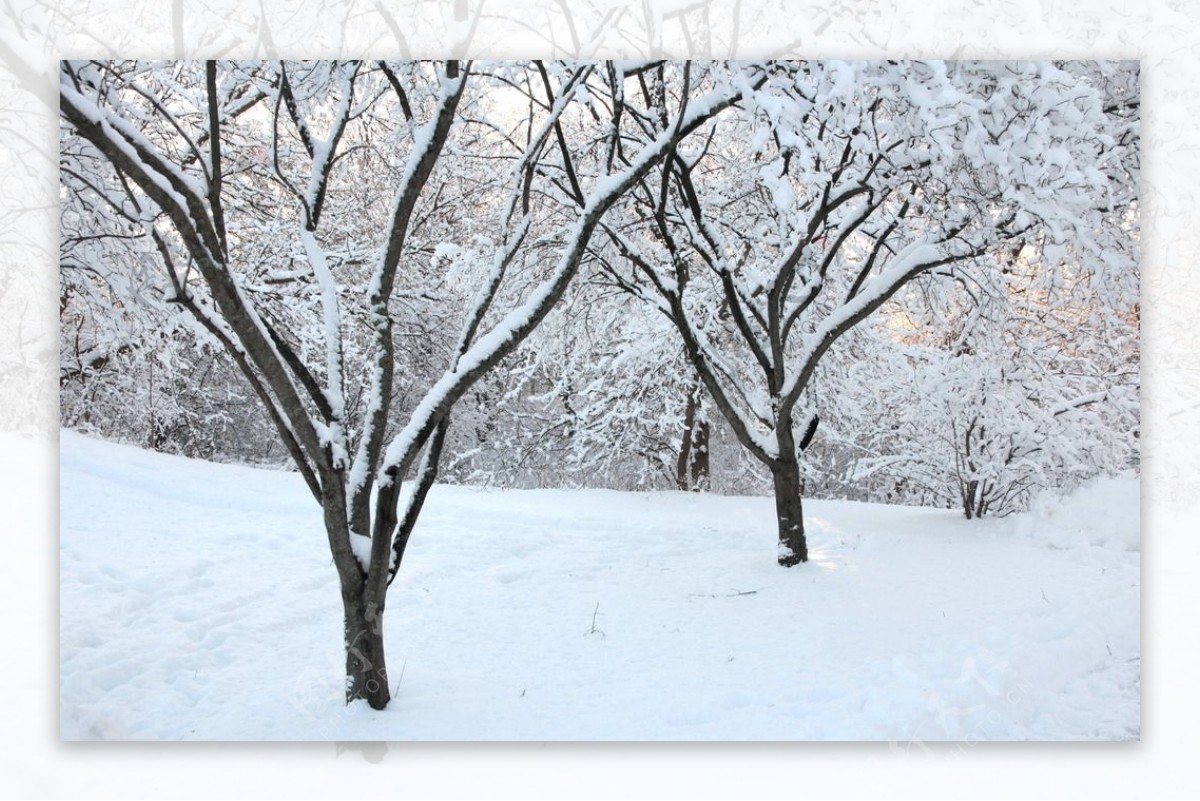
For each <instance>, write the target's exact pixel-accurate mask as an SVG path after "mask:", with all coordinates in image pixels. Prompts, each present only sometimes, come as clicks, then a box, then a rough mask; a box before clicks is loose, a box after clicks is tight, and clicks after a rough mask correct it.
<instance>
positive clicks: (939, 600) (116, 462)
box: [60, 431, 1140, 751]
mask: <svg viewBox="0 0 1200 801" xmlns="http://www.w3.org/2000/svg"><path fill="white" fill-rule="evenodd" d="M60 482H61V496H60V497H61V518H60V531H61V534H60V579H61V606H60V726H61V728H60V734H61V736H62V738H64V739H69V740H76V739H154V740H177V739H189V740H209V739H255V740H257V739H265V740H286V739H305V740H308V739H319V740H596V739H601V740H697V739H699V740H740V739H755V740H796V739H799V740H808V739H820V740H860V739H867V740H891V741H894V747H895V748H897V749H903V750H907V751H911V750H913V749H920V748H921V747H922V746H921V744H922V743H923V742H927V741H935V740H946V739H950V740H967V741H974V740H997V739H999V740H1027V739H1034V740H1041V739H1131V738H1137V737H1138V736H1139V731H1140V720H1139V717H1140V716H1139V711H1140V702H1139V675H1140V649H1139V600H1138V599H1139V567H1140V553H1139V550H1138V529H1139V517H1138V498H1139V494H1138V485H1137V481H1136V479H1132V478H1131V479H1124V480H1106V481H1103V482H1099V483H1097V484H1095V485H1093V486H1091V487H1089V488H1085V490H1083V491H1082V492H1080V493H1078V494H1077V495H1075V496H1074V497H1073V498H1071V499H1069V500H1068V501H1066V502H1062V503H1058V502H1049V501H1047V502H1044V503H1042V504H1040V505H1039V506H1038V508H1036V509H1035V510H1034V511H1033V512H1031V513H1029V514H1027V515H1025V516H1022V517H1020V518H1012V519H1006V520H992V521H982V522H980V521H975V522H968V521H966V520H963V519H962V518H961V517H960V516H959V515H957V514H955V513H954V512H950V511H944V510H931V509H916V508H906V507H888V506H878V505H870V504H859V503H846V502H822V501H808V502H807V504H806V507H805V509H806V513H807V519H808V525H809V533H810V547H811V551H812V554H811V555H812V560H811V561H810V562H809V563H808V564H806V565H802V566H799V567H797V568H793V569H790V570H785V569H782V568H779V567H777V566H776V565H775V564H774V558H775V542H774V540H775V531H774V527H773V522H772V502H771V500H770V499H768V498H748V497H718V496H708V495H695V494H684V493H646V494H633V493H619V492H610V491H599V490H588V491H562V490H534V491H495V490H482V489H469V488H462V487H451V486H438V487H435V488H434V490H433V491H432V492H431V493H430V498H429V502H428V504H427V506H426V510H425V512H424V514H423V516H422V518H421V521H420V523H419V524H418V528H417V531H416V533H415V534H414V537H413V541H412V543H411V544H410V546H409V550H408V554H407V556H406V558H405V563H404V566H403V569H402V572H401V575H400V577H399V578H398V579H397V582H396V584H395V585H394V586H393V588H392V591H391V593H390V594H389V596H388V598H389V600H388V610H387V615H386V621H385V625H386V641H387V647H388V649H389V650H388V667H389V670H390V672H391V677H392V682H393V688H394V689H395V699H394V700H393V702H392V704H391V705H390V706H389V708H388V709H387V710H385V711H383V712H375V711H372V710H371V709H369V708H368V707H366V705H365V704H361V703H360V704H355V705H353V706H351V707H346V706H344V705H343V703H342V701H341V696H340V693H341V688H342V676H341V669H342V660H343V656H342V653H341V619H340V611H341V610H340V601H339V598H338V591H337V583H336V577H335V574H334V570H333V567H332V566H331V564H330V558H329V554H328V551H327V546H326V544H325V536H324V533H323V530H322V528H321V522H320V515H319V510H318V509H317V507H316V505H315V503H314V502H313V500H312V499H311V496H309V495H308V493H307V491H306V490H305V488H304V486H303V483H302V482H301V481H300V479H299V478H298V476H297V475H296V474H292V473H286V472H273V471H267V470H258V469H251V468H247V467H240V466H231V465H213V464H208V463H204V462H199V461H192V460H188V459H182V458H178V457H172V456H166V455H162V454H156V453H150V452H146V451H140V450H137V449H134V448H129V447H124V446H119V445H114V444H111V443H104V442H99V441H96V440H92V439H88V438H85V437H82V436H80V435H78V434H75V433H73V432H69V431H64V432H62V439H61V473H60Z"/></svg>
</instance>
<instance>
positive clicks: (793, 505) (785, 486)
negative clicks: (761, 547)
mask: <svg viewBox="0 0 1200 801" xmlns="http://www.w3.org/2000/svg"><path fill="white" fill-rule="evenodd" d="M771 478H772V479H773V480H774V484H775V516H776V519H777V521H778V523H779V564H780V565H782V566H783V567H792V566H793V565H798V564H800V563H801V562H807V561H808V542H807V541H806V540H805V538H804V509H803V504H802V502H801V497H800V496H801V487H800V464H799V462H798V461H796V460H795V459H791V460H788V459H780V460H777V461H776V462H774V463H773V464H772V465H771Z"/></svg>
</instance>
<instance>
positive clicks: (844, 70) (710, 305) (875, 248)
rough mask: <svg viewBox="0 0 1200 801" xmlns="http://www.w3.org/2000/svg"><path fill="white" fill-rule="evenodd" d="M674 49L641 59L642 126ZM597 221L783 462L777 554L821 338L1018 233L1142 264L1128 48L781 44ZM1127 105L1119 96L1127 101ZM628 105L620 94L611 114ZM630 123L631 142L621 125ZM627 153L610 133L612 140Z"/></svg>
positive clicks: (790, 560) (731, 415)
mask: <svg viewBox="0 0 1200 801" xmlns="http://www.w3.org/2000/svg"><path fill="white" fill-rule="evenodd" d="M679 69H680V68H679V67H676V66H673V65H671V66H669V65H662V66H660V67H659V68H658V69H657V70H655V71H651V72H648V73H642V74H640V75H639V76H638V86H637V88H636V89H634V90H632V91H631V92H629V93H627V94H625V95H623V96H621V97H620V98H618V99H619V100H620V99H624V98H628V97H630V96H636V97H639V98H641V99H642V100H643V102H644V103H645V104H646V105H648V106H649V107H650V108H651V109H652V110H653V111H652V113H651V114H649V115H643V116H638V117H636V120H637V126H636V131H637V135H638V136H640V137H641V138H642V139H645V140H649V139H652V138H654V137H656V136H659V135H661V132H663V131H665V130H669V126H670V125H671V121H670V120H669V119H668V117H667V116H666V114H665V111H666V109H667V108H668V107H669V106H670V105H671V103H673V102H678V101H676V100H675V99H674V98H675V93H676V89H675V87H676V86H677V85H678V81H679V78H678V70H679ZM766 72H767V74H768V79H767V80H766V81H765V82H763V83H762V85H760V86H758V87H756V88H754V89H753V90H748V91H747V92H746V93H745V99H744V102H743V103H742V104H741V105H740V107H739V113H737V114H736V115H729V116H727V117H725V118H724V119H723V121H722V123H721V124H720V125H719V126H717V127H716V128H715V129H714V130H713V131H712V133H711V135H710V136H708V137H707V138H705V139H703V140H701V139H692V140H690V141H689V142H688V143H687V144H685V145H682V146H680V147H676V148H674V149H673V150H672V152H671V154H670V156H669V158H667V159H666V160H664V162H663V164H662V165H661V167H660V168H658V169H656V170H655V171H654V173H653V174H652V175H648V176H646V178H645V179H643V180H642V181H641V182H640V183H639V184H638V186H637V187H636V190H635V191H634V192H632V193H631V194H630V195H629V196H628V197H627V198H625V199H623V201H622V202H621V204H620V205H619V207H618V208H617V209H615V210H614V214H613V215H612V216H611V217H610V219H609V220H608V221H607V223H606V225H605V234H606V236H607V238H608V241H609V243H610V245H611V248H612V253H613V255H612V257H611V259H610V261H609V269H610V272H611V274H612V276H613V277H614V279H615V280H617V281H619V282H621V283H623V285H624V286H625V287H626V288H627V290H628V291H629V292H630V293H631V294H634V295H636V296H638V297H641V298H643V299H645V300H646V301H647V302H648V303H650V304H652V305H653V306H654V307H655V308H657V309H659V310H660V311H661V312H662V313H663V314H664V315H665V316H666V317H667V318H668V319H669V320H670V321H671V322H672V324H673V326H674V328H675V329H676V331H677V333H678V334H679V336H680V337H681V339H682V342H683V345H684V348H685V351H686V353H687V355H688V357H689V359H690V361H691V363H692V365H693V367H694V369H695V370H696V373H697V374H698V375H699V376H700V378H701V380H702V381H703V383H704V386H705V388H706V390H707V391H708V393H709V395H710V396H711V397H712V399H713V401H714V404H715V405H716V407H717V408H718V409H719V410H720V411H721V413H722V414H723V415H724V416H725V418H726V419H727V420H728V422H729V424H730V425H731V427H732V428H733V430H734V431H735V432H736V434H737V437H738V439H739V441H740V442H741V443H742V445H743V446H744V447H745V448H746V449H747V450H748V451H749V452H750V453H751V454H753V455H754V456H755V458H757V459H758V460H759V461H760V462H761V463H762V464H764V465H765V466H766V467H767V468H768V469H769V470H770V473H771V475H772V479H773V483H774V491H775V500H776V511H777V514H778V519H779V562H780V564H782V565H785V566H791V565H795V564H797V563H799V562H803V561H805V560H806V559H807V543H806V540H805V536H804V525H803V514H802V506H801V494H802V475H803V470H802V467H801V458H802V454H801V452H802V451H803V449H804V446H805V444H806V442H807V441H808V440H810V439H811V437H812V436H813V433H814V429H815V427H816V425H817V421H818V416H817V412H818V411H819V407H820V406H821V404H822V398H821V397H814V396H813V395H812V393H811V392H809V390H810V388H811V387H812V386H813V380H814V376H815V375H816V371H817V368H818V366H819V365H820V364H821V362H822V360H823V359H824V358H825V356H826V354H827V353H829V351H830V348H831V347H832V346H833V345H834V343H835V342H837V341H838V340H839V339H840V338H841V337H843V336H844V335H845V334H846V333H847V332H849V331H850V330H852V329H853V328H854V327H855V326H856V325H858V324H859V323H861V322H862V321H864V320H866V319H867V318H868V317H869V316H870V315H872V314H873V313H874V312H876V311H877V310H878V309H880V308H881V307H883V306H884V305H885V304H887V303H888V302H889V301H890V300H892V299H893V298H896V297H897V295H898V293H900V292H901V291H902V290H903V289H905V287H908V286H910V285H911V284H913V282H914V281H915V280H916V279H918V278H919V277H922V276H938V277H940V278H942V279H943V280H946V281H970V282H974V283H975V284H978V285H980V286H986V285H988V284H989V281H988V280H987V276H989V275H991V274H994V273H997V272H1000V271H1001V270H1002V269H1003V268H1004V265H1005V264H1006V263H1007V261H1008V260H1009V257H1010V254H1011V253H1012V251H1013V250H1014V249H1015V248H1017V247H1019V246H1024V247H1029V248H1033V249H1035V250H1039V251H1041V252H1045V251H1046V249H1047V248H1052V247H1066V246H1070V247H1071V248H1072V249H1073V250H1074V252H1075V253H1076V254H1077V256H1078V258H1077V259H1075V260H1074V262H1073V263H1074V264H1075V265H1076V268H1077V269H1080V270H1088V271H1092V270H1096V271H1100V270H1101V266H1103V270H1107V271H1118V272H1119V271H1120V270H1122V269H1126V268H1128V266H1129V261H1130V259H1129V254H1130V252H1131V249H1130V248H1129V247H1118V248H1113V247H1112V245H1113V243H1114V242H1124V241H1126V240H1128V239H1130V237H1131V232H1130V229H1129V226H1128V225H1127V224H1126V225H1120V224H1118V223H1117V221H1116V217H1115V216H1114V210H1116V209H1119V208H1120V207H1121V206H1122V205H1123V204H1127V203H1128V201H1129V198H1130V194H1131V192H1133V193H1135V192H1136V182H1133V183H1131V181H1133V179H1134V178H1135V177H1136V173H1135V171H1133V172H1131V169H1130V165H1131V164H1132V163H1135V160H1131V159H1130V157H1129V156H1128V152H1129V150H1130V149H1131V148H1136V102H1130V101H1131V100H1132V98H1131V97H1129V96H1128V91H1129V87H1130V86H1136V78H1134V79H1133V80H1130V79H1129V77H1128V76H1130V75H1131V74H1134V73H1135V72H1136V68H1135V67H1134V66H1132V65H1127V64H1126V65H1115V66H1112V65H1108V66H1104V67H1102V68H1090V67H1084V68H1077V67H1076V66H1074V65H1058V64H1052V63H1032V62H1021V63H993V62H987V63H979V62H955V63H941V62H932V63H925V62H860V63H836V62H829V63H825V62H822V63H773V64H770V65H768V67H767V68H766ZM1114 107H1118V110H1117V111H1116V112H1114ZM620 113H621V106H620V105H619V104H618V106H617V110H616V111H615V112H614V114H616V115H619V114H620ZM624 144H625V141H623V142H622V145H624ZM618 155H619V153H618Z"/></svg>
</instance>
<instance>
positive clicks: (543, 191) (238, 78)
mask: <svg viewBox="0 0 1200 801" xmlns="http://www.w3.org/2000/svg"><path fill="white" fill-rule="evenodd" d="M642 69H644V65H637V64H613V63H608V64H602V65H597V64H542V63H536V62H535V63H532V64H500V65H477V64H469V63H460V62H457V61H447V62H445V63H442V64H433V63H407V62H406V63H389V62H375V63H367V62H341V61H339V62H316V63H293V62H272V63H259V62H252V63H243V62H217V61H208V62H201V63H194V62H179V63H143V62H80V61H67V62H63V63H62V65H61V77H60V85H59V96H60V105H61V115H62V119H63V121H64V123H65V125H66V132H67V133H66V135H69V136H73V137H76V138H77V139H76V140H74V141H73V142H72V144H71V147H76V146H77V147H78V149H79V151H80V153H81V155H80V158H79V159H77V166H78V172H79V175H80V176H81V178H85V179H86V180H87V184H88V187H87V189H88V191H89V192H91V193H93V194H94V195H95V197H96V200H95V201H94V203H93V205H94V206H96V207H100V206H106V207H108V208H112V209H119V210H120V214H119V215H117V216H119V217H120V218H121V220H122V222H121V230H122V231H124V230H126V229H127V228H129V227H136V228H138V229H140V230H139V233H140V234H141V235H142V236H143V240H142V241H143V242H145V243H149V244H150V245H152V247H153V252H154V253H155V254H157V260H156V262H155V266H156V267H157V269H159V270H161V273H160V281H159V283H160V285H161V286H165V287H167V294H166V296H165V297H163V298H162V300H163V301H164V302H166V303H169V304H172V305H174V306H175V307H177V308H178V309H179V310H180V311H181V312H182V313H186V314H187V315H189V316H190V318H191V319H192V320H193V321H194V322H195V324H197V325H198V327H199V329H201V330H202V331H203V332H204V333H205V334H206V335H207V336H208V337H209V338H210V341H213V342H216V343H219V345H220V346H221V347H222V348H223V349H224V351H225V352H226V353H227V354H228V356H229V358H230V359H231V360H232V361H233V363H234V364H235V365H236V366H237V368H238V370H239V371H240V373H241V374H242V377H243V378H244V380H245V381H246V382H247V384H248V385H249V387H250V389H251V391H252V392H253V393H254V395H255V396H256V397H257V398H258V400H259V402H260V403H261V405H262V408H263V409H264V410H265V412H266V413H267V415H268V417H269V418H270V420H271V422H272V424H273V426H274V429H275V434H276V436H277V437H278V439H279V441H280V442H281V443H282V444H283V446H284V447H285V449H286V451H287V452H288V454H289V455H290V457H291V459H292V460H293V462H294V464H295V466H296V468H297V470H298V472H299V474H300V476H301V477H302V478H303V480H304V481H305V483H306V484H307V486H308V488H309V490H310V491H311V493H312V495H313V497H314V498H315V499H316V500H317V502H318V503H319V505H320V507H321V509H322V512H323V518H324V526H325V530H326V533H327V538H328V543H329V548H330V551H331V554H332V556H333V562H334V566H335V568H336V570H337V573H338V577H339V581H340V586H341V596H342V602H343V607H344V612H345V649H346V677H347V688H346V697H347V700H354V699H358V698H362V699H365V700H367V701H368V703H370V704H371V705H372V706H373V707H376V708H381V707H383V706H385V705H386V704H387V702H388V700H389V698H390V691H389V687H388V681H387V674H386V668H385V662H384V650H383V628H382V615H383V610H384V605H385V598H386V593H387V588H388V586H389V585H390V583H391V581H392V580H393V579H394V577H395V576H396V574H397V571H398V570H399V567H400V563H401V559H402V558H403V555H404V551H405V546H406V544H407V541H408V538H409V536H410V535H411V533H412V530H413V526H414V524H415V522H416V519H417V516H418V514H419V512H420V509H421V506H422V504H423V502H424V499H425V497H426V494H427V493H428V491H429V489H430V486H431V485H432V482H433V479H434V476H435V475H436V473H437V468H438V464H439V460H440V457H441V451H442V448H443V445H444V442H445V439H446V436H447V432H448V430H449V425H450V419H451V411H452V409H453V408H454V406H455V404H456V403H457V402H458V401H459V400H460V399H461V398H462V397H463V396H464V395H465V394H466V393H467V392H468V390H469V389H470V388H471V387H472V386H473V385H474V384H475V383H476V382H478V381H479V380H480V379H481V378H482V377H484V376H485V375H487V374H488V372H489V371H491V370H492V369H493V368H494V367H495V366H496V365H497V364H498V363H499V362H500V361H501V360H502V359H503V358H505V357H506V356H507V355H509V354H510V353H512V352H513V351H514V350H515V349H516V348H517V346H518V345H519V344H520V343H521V342H522V341H523V340H524V339H525V338H526V337H528V336H529V334H530V333H531V332H532V331H534V330H535V329H536V328H537V326H538V325H539V324H540V323H541V321H542V320H543V319H544V318H545V317H546V315H547V314H548V313H549V312H550V310H551V309H552V308H553V307H554V305H555V303H556V302H557V301H558V299H559V298H560V297H561V296H562V294H563V292H564V291H565V290H566V288H567V286H568V285H569V283H570V281H571V279H572V278H573V277H574V275H575V274H576V272H577V271H578V269H579V266H580V264H581V262H582V260H583V258H584V256H585V254H586V253H587V248H588V244H589V241H590V240H591V238H592V235H593V233H594V232H595V231H596V230H597V227H598V226H599V225H600V221H601V219H602V218H603V216H604V215H605V213H606V212H607V211H608V209H609V208H610V207H611V206H613V204H614V203H616V202H617V200H618V199H619V198H620V197H621V196H622V195H623V194H624V193H625V192H627V191H629V190H630V188H631V187H632V186H633V185H634V184H635V183H636V182H637V181H639V180H640V179H642V178H643V177H644V176H645V175H647V174H648V173H649V172H650V171H651V170H652V169H653V168H654V166H655V165H656V164H657V163H659V162H660V161H661V160H662V159H664V158H666V157H667V156H668V155H669V154H670V153H672V152H673V151H674V149H675V148H677V147H678V146H679V144H680V143H681V142H682V141H684V140H685V139H686V138H688V137H689V136H690V135H692V134H693V133H696V132H698V131H702V130H704V129H707V128H709V127H711V123H710V121H711V120H712V119H713V118H715V117H716V116H717V115H719V114H720V113H721V112H722V111H724V110H726V109H728V108H729V107H731V106H732V105H733V104H734V103H735V102H737V101H738V100H739V99H740V98H741V97H742V96H743V95H744V93H745V92H746V91H752V90H753V87H754V86H755V85H757V84H759V83H761V82H762V80H764V74H763V73H762V70H761V69H754V68H748V69H742V68H736V69H732V70H729V71H727V72H715V71H706V73H707V74H706V75H705V76H704V80H703V81H702V80H695V81H685V83H684V84H682V85H681V86H680V87H679V89H678V92H679V95H678V102H677V104H676V106H675V107H674V108H673V109H670V110H668V109H666V108H664V107H662V106H661V105H660V106H659V107H657V108H656V111H655V113H663V114H665V115H666V117H664V119H665V120H666V124H665V125H663V126H661V128H660V129H659V130H658V131H657V132H655V133H654V135H653V136H650V137H639V139H640V141H638V142H636V143H634V142H630V141H625V140H626V139H628V138H629V137H628V135H627V134H628V128H629V126H630V125H634V126H637V127H638V128H639V130H640V126H641V123H640V120H642V119H644V118H646V117H647V116H648V115H649V113H650V112H649V111H647V110H645V109H642V108H639V107H637V105H636V104H633V103H629V102H626V101H623V100H622V101H619V102H614V101H613V100H612V99H611V97H610V99H609V100H608V105H609V106H610V107H613V108H618V107H619V108H621V109H622V110H623V111H624V112H625V114H626V116H625V118H624V120H622V119H621V117H620V115H616V116H612V115H605V116H597V115H596V114H594V110H595V107H596V106H597V105H603V104H604V102H605V101H604V100H602V99H601V98H602V97H603V96H604V95H605V94H606V93H608V94H609V95H610V96H611V94H612V93H613V92H614V91H617V92H619V87H620V85H621V84H623V82H624V81H625V80H626V79H627V77H628V76H629V74H631V73H633V74H636V73H637V72H638V71H639V70H642ZM614 87H616V89H614ZM580 106H583V107H584V108H583V109H580V108H578V107H580ZM567 132H570V134H571V137H570V140H568V137H567ZM605 151H607V152H609V153H614V152H620V154H621V158H620V159H616V160H614V159H612V158H609V159H608V160H607V162H605V163H604V168H603V169H602V170H591V171H589V173H588V174H586V175H580V174H577V173H575V172H574V171H573V169H572V165H573V164H574V163H585V162H588V161H589V160H591V161H592V162H593V163H600V161H599V159H598V158H597V156H596V154H598V153H603V152H605ZM479 176H482V177H479ZM564 191H566V192H569V193H570V196H571V197H572V198H573V200H574V201H576V202H577V206H576V207H564V206H563V205H562V204H559V203H555V202H552V201H551V200H547V198H548V197H549V198H552V197H553V196H555V195H558V194H560V193H562V192H564ZM95 222H96V224H97V225H98V226H100V227H101V228H102V229H103V228H104V227H105V225H106V223H107V222H108V221H106V220H103V219H96V220H95ZM465 230H469V231H470V232H471V234H470V236H471V239H470V241H462V240H460V241H451V242H443V241H442V240H441V237H442V236H443V235H448V236H465V234H463V232H464V231H465ZM454 249H457V250H458V251H461V252H467V253H469V257H468V258H466V259H464V261H463V263H462V264H461V265H460V269H459V270H458V271H457V272H452V273H447V272H440V273H439V271H438V270H437V269H436V266H437V265H436V264H435V263H434V262H432V261H431V259H430V254H429V251H430V250H432V251H433V252H434V254H439V253H440V254H442V255H446V254H448V253H449V252H450V251H451V250H454ZM145 250H149V248H145ZM109 266H110V267H111V268H112V269H113V270H122V269H123V270H134V269H141V265H135V264H131V263H127V264H123V265H122V264H119V263H112V264H110V265H109ZM163 278H165V281H163V280H161V279H163ZM459 284H461V285H459ZM446 285H453V286H449V287H448V288H447V286H446ZM109 286H110V287H114V286H117V284H115V283H114V282H109ZM463 298H466V302H461V301H462V299H463ZM129 302H134V299H133V298H129ZM423 310H424V311H429V312H430V313H432V314H435V315H437V318H438V324H437V327H436V328H437V331H436V332H435V333H440V334H441V337H442V341H441V342H440V343H439V342H434V343H432V344H431V343H430V342H428V337H426V336H417V337H413V338H410V337H408V336H406V334H410V333H416V334H422V333H426V334H427V333H429V326H422V325H421V323H420V320H417V321H416V322H415V323H414V321H413V319H412V316H413V313H414V312H415V313H416V314H417V315H418V316H419V315H420V313H421V312H422V311H423ZM414 324H415V325H416V327H415V328H410V327H409V326H410V325H414ZM410 348H412V349H414V350H416V351H418V352H419V353H420V354H421V355H422V358H424V357H429V358H433V359H437V358H442V359H443V361H442V364H441V366H440V368H439V369H437V370H435V371H434V375H433V376H432V377H431V379H430V380H428V381H427V380H425V376H423V375H411V374H408V373H406V372H404V371H402V370H400V369H398V365H403V364H405V363H406V359H405V351H407V350H408V349H410ZM416 361H419V360H413V359H408V360H407V363H409V364H412V363H414V362H416ZM357 376H365V377H364V378H363V379H362V380H361V382H358V381H356V377H357ZM402 397H403V398H406V399H407V403H405V404H404V408H399V407H400V406H401V404H400V400H401V399H402ZM397 418H398V419H397ZM410 476H411V477H414V478H415V481H414V483H413V484H412V485H411V488H410V490H409V491H408V492H407V493H405V492H403V491H402V486H403V484H402V482H403V481H404V480H405V479H406V478H408V477H410Z"/></svg>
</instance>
